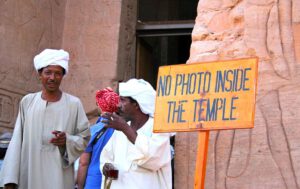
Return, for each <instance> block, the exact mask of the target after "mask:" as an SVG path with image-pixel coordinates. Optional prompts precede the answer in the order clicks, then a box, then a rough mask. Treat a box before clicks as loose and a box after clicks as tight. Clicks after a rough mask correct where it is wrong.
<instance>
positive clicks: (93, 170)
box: [84, 117, 114, 189]
mask: <svg viewBox="0 0 300 189" xmlns="http://www.w3.org/2000/svg"><path fill="white" fill-rule="evenodd" d="M102 119H103V118H102V117H99V118H98V120H97V122H96V124H95V125H93V126H91V128H90V131H91V139H90V141H89V143H88V146H87V147H86V149H85V152H88V153H91V159H90V164H89V167H88V170H87V176H86V180H85V186H84V188H85V189H99V188H101V181H102V174H101V172H100V162H99V158H100V154H101V151H102V149H103V147H104V146H105V145H106V143H107V142H108V140H109V139H110V137H111V135H112V134H113V132H114V129H112V128H108V129H106V131H105V132H104V133H103V134H102V136H101V137H100V138H99V139H98V141H97V143H96V144H93V141H94V139H95V138H96V137H97V135H98V134H99V133H100V132H101V130H102V129H103V128H104V124H103V123H101V120H102Z"/></svg>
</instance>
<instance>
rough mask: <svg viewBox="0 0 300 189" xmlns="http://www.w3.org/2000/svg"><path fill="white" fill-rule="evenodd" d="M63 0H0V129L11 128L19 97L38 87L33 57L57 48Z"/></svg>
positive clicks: (61, 26)
mask: <svg viewBox="0 0 300 189" xmlns="http://www.w3.org/2000/svg"><path fill="white" fill-rule="evenodd" d="M65 4H66V1H65V0H60V1H47V0H40V1H36V2H32V1H17V0H11V1H1V2H0V130H11V129H12V128H13V126H14V122H15V118H16V115H17V112H18V105H19V101H20V99H21V97H22V96H24V95H25V94H27V93H29V92H33V91H37V90H39V88H40V86H39V82H38V79H37V74H36V71H35V70H34V68H33V61H32V60H33V57H34V55H35V54H37V53H39V52H40V51H41V50H42V49H44V48H60V47H61V45H62V37H63V35H62V33H63V26H64V15H65V13H64V11H65Z"/></svg>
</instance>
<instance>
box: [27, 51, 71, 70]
mask: <svg viewBox="0 0 300 189" xmlns="http://www.w3.org/2000/svg"><path fill="white" fill-rule="evenodd" d="M33 62H34V67H35V69H36V71H38V70H39V69H41V68H45V67H47V66H49V65H58V66H61V67H62V68H64V69H65V71H66V74H67V73H68V62H69V53H68V52H66V51H64V50H62V49H61V50H56V49H45V50H44V51H43V52H41V53H40V54H38V55H36V56H35V57H34V59H33Z"/></svg>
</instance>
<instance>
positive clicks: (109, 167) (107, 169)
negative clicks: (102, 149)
mask: <svg viewBox="0 0 300 189" xmlns="http://www.w3.org/2000/svg"><path fill="white" fill-rule="evenodd" d="M102 172H103V175H104V176H105V177H108V178H110V179H118V175H119V171H118V170H117V169H116V168H115V167H114V166H113V164H111V163H105V164H104V166H103V169H102Z"/></svg>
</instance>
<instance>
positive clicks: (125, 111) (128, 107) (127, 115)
mask: <svg viewBox="0 0 300 189" xmlns="http://www.w3.org/2000/svg"><path fill="white" fill-rule="evenodd" d="M137 109H138V104H137V103H136V102H134V101H132V100H130V98H128V97H122V96H120V102H119V104H118V112H117V113H118V115H120V116H121V117H123V118H124V119H125V120H126V121H130V120H132V114H134V113H133V112H134V111H137Z"/></svg>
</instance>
